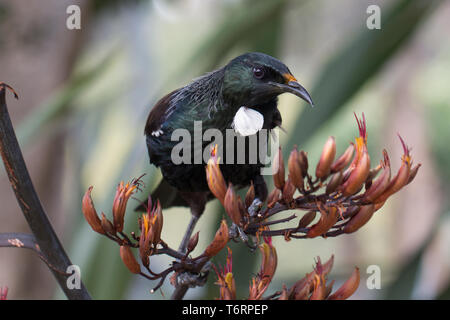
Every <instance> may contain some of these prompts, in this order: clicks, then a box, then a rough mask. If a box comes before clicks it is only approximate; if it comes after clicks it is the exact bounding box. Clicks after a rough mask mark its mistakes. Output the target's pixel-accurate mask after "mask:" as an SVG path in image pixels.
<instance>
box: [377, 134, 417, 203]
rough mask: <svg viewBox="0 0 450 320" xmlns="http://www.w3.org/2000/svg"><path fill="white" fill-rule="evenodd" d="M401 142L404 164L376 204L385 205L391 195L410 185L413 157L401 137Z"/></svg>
mask: <svg viewBox="0 0 450 320" xmlns="http://www.w3.org/2000/svg"><path fill="white" fill-rule="evenodd" d="M399 138H400V141H401V143H402V146H403V150H404V153H403V156H402V164H401V166H400V169H399V170H398V171H397V175H396V176H395V177H394V178H393V179H392V180H391V182H390V183H389V186H388V187H387V188H386V190H385V191H384V192H383V193H382V194H381V195H380V196H379V197H377V198H376V199H375V200H374V203H377V204H378V203H382V202H383V203H384V202H385V201H386V200H387V198H389V197H390V196H391V195H393V194H394V193H396V192H397V191H399V190H400V189H401V188H403V187H404V186H405V185H407V184H408V181H409V177H410V172H411V165H412V161H411V156H410V154H409V148H408V146H407V145H406V144H405V142H404V141H403V139H402V138H401V137H400V136H399Z"/></svg>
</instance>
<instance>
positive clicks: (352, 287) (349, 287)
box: [328, 268, 360, 300]
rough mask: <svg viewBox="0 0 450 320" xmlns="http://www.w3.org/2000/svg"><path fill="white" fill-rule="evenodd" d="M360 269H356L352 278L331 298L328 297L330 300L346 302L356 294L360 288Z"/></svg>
mask: <svg viewBox="0 0 450 320" xmlns="http://www.w3.org/2000/svg"><path fill="white" fill-rule="evenodd" d="M359 279H360V277H359V269H358V268H355V270H354V271H353V273H352V275H351V276H350V278H348V280H347V281H345V283H344V284H343V285H342V286H341V287H340V288H339V289H338V290H337V291H336V292H335V293H333V294H332V295H331V296H329V297H328V299H329V300H345V299H347V298H348V297H350V296H351V295H352V294H353V293H355V291H356V289H358V286H359Z"/></svg>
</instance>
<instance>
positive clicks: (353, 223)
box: [344, 204, 375, 233]
mask: <svg viewBox="0 0 450 320" xmlns="http://www.w3.org/2000/svg"><path fill="white" fill-rule="evenodd" d="M374 212H375V205H373V204H370V205H366V206H362V207H361V208H360V209H359V211H358V213H356V214H355V215H354V216H353V217H351V218H350V220H349V221H348V222H347V223H346V224H345V227H344V232H345V233H352V232H355V231H356V230H358V229H359V228H361V227H362V226H364V225H365V224H366V223H367V222H368V221H369V220H370V218H372V215H373V213H374Z"/></svg>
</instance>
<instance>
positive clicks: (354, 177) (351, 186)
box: [341, 146, 370, 196]
mask: <svg viewBox="0 0 450 320" xmlns="http://www.w3.org/2000/svg"><path fill="white" fill-rule="evenodd" d="M369 173H370V157H369V154H368V153H367V148H366V147H365V146H364V147H363V148H362V151H361V155H360V157H359V161H358V162H357V164H356V167H355V168H354V170H353V171H352V172H351V173H350V176H349V177H348V179H347V181H345V182H344V184H342V186H341V192H342V194H343V195H345V196H349V195H352V194H355V193H357V192H358V191H359V190H360V189H361V187H362V186H363V184H364V182H365V181H366V179H367V177H368V175H369Z"/></svg>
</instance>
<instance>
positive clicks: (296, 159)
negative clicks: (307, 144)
mask: <svg viewBox="0 0 450 320" xmlns="http://www.w3.org/2000/svg"><path fill="white" fill-rule="evenodd" d="M288 169H289V179H290V180H291V182H292V184H293V185H294V186H295V187H296V188H297V189H298V190H303V189H304V181H303V173H302V169H301V165H300V156H299V152H298V151H297V148H294V149H293V150H292V151H291V154H290V156H289V160H288Z"/></svg>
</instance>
